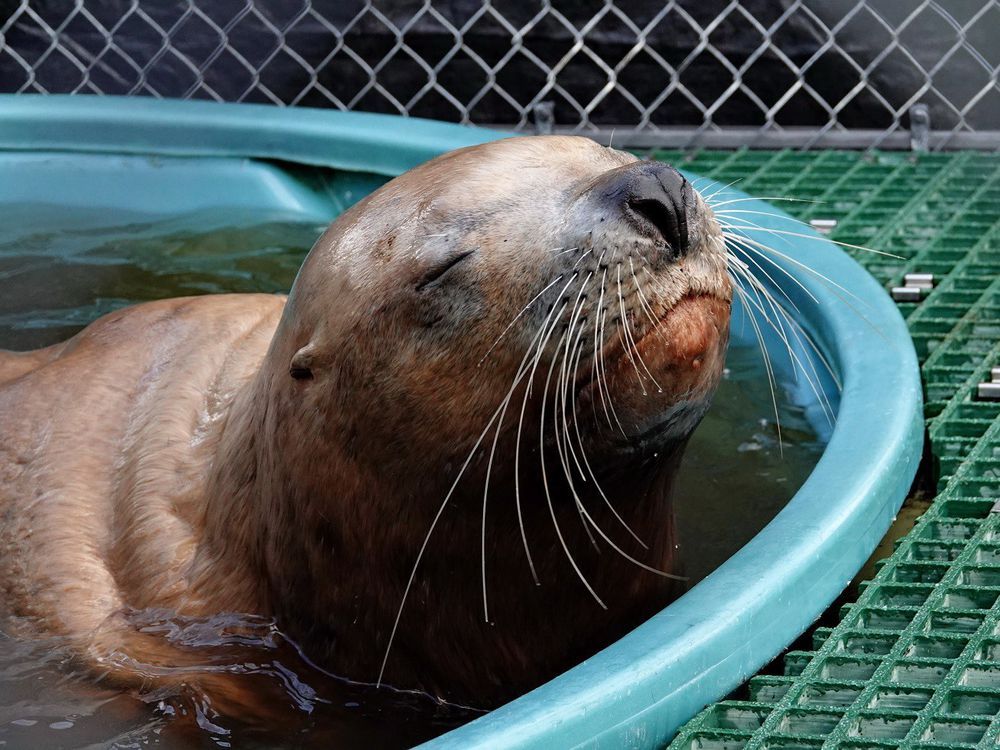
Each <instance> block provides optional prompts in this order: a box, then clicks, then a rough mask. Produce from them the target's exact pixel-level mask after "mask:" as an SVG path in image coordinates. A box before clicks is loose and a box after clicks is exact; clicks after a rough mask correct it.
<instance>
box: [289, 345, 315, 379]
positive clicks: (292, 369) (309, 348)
mask: <svg viewBox="0 0 1000 750" xmlns="http://www.w3.org/2000/svg"><path fill="white" fill-rule="evenodd" d="M315 360H316V349H315V347H313V345H312V344H311V343H310V344H306V345H305V346H303V347H302V348H301V349H299V350H298V351H297V352H295V354H294V355H292V362H291V364H290V365H289V366H288V374H289V375H291V376H292V377H293V378H294V379H295V380H312V378H313V364H314V363H315Z"/></svg>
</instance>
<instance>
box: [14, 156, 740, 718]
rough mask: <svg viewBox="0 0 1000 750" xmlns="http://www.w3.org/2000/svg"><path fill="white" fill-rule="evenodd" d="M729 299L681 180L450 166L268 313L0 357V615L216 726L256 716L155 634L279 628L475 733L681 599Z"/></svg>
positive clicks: (221, 313)
mask: <svg viewBox="0 0 1000 750" xmlns="http://www.w3.org/2000/svg"><path fill="white" fill-rule="evenodd" d="M731 295H732V287H731V285H730V280H729V276H728V273H727V264H726V255H725V248H724V243H723V238H722V234H721V231H720V229H719V225H718V224H717V222H716V221H715V219H714V217H713V214H712V211H711V210H710V209H709V208H708V206H707V205H706V203H705V202H704V201H703V200H702V198H701V197H700V196H699V195H698V193H697V192H696V191H695V190H694V189H693V188H692V186H691V185H690V183H688V181H687V180H685V179H684V178H683V177H682V176H681V175H680V174H679V173H678V172H677V171H676V170H674V169H673V168H671V167H668V166H666V165H663V164H659V163H656V162H643V161H639V160H637V159H636V158H635V157H634V156H632V155H630V154H627V153H623V152H620V151H616V150H613V149H610V148H604V147H601V146H599V145H597V144H595V143H594V142H592V141H590V140H588V139H585V138H579V137H554V136H553V137H534V138H510V139H505V140H501V141H497V142H493V143H489V144H485V145H481V146H475V147H471V148H466V149H461V150H458V151H455V152H451V153H448V154H445V155H443V156H441V157H438V158H436V159H434V160H432V161H430V162H428V163H426V164H423V165H422V166H419V167H417V168H415V169H413V170H411V171H409V172H407V173H405V174H403V175H402V176H400V177H398V178H396V179H394V180H392V181H391V182H389V183H388V184H386V185H385V186H384V187H382V188H381V189H379V190H377V191H376V192H374V193H373V194H371V195H370V196H368V197H367V198H366V199H364V200H362V201H361V202H360V203H358V204H357V205H355V206H354V207H353V208H351V209H350V210H348V211H347V212H345V213H344V214H343V215H342V216H341V217H340V218H339V219H338V220H337V221H335V222H334V223H333V224H332V225H331V226H330V228H329V229H328V230H327V231H326V233H325V234H323V236H322V237H321V238H320V239H319V240H318V242H317V243H316V245H315V246H314V248H313V249H312V251H311V252H310V253H309V255H308V256H307V258H306V259H305V261H304V263H303V265H302V268H301V270H300V271H299V274H298V276H297V278H296V280H295V282H294V284H293V286H292V289H291V291H290V293H289V295H288V297H287V299H286V298H284V297H282V296H277V295H250V294H247V295H214V296H204V297H195V298H185V299H172V300H163V301H158V302H152V303H147V304H142V305H138V306H135V307H131V308H126V309H122V310H119V311H117V312H114V313H111V314H109V315H106V316H104V317H102V318H100V319H99V320H97V321H95V322H94V323H92V324H91V325H90V326H88V327H87V328H86V329H85V330H83V331H82V332H81V333H79V334H78V335H76V336H74V337H73V338H72V339H70V340H68V341H66V342H64V343H61V344H58V345H55V346H52V347H49V348H46V349H42V350H38V351H33V352H25V353H13V352H10V353H2V354H0V513H2V517H0V519H2V520H0V584H2V586H3V604H4V606H5V607H6V608H7V609H8V610H9V611H10V613H11V614H12V615H13V616H14V619H13V620H12V622H17V623H19V624H20V625H19V627H20V631H19V632H22V633H24V634H26V635H30V634H31V633H43V634H55V635H62V636H65V637H66V638H68V639H69V640H70V642H71V643H72V644H73V646H74V651H75V653H76V654H77V655H78V658H79V660H80V661H81V662H82V663H83V664H85V665H88V666H89V667H90V668H92V669H93V671H94V672H95V673H96V674H100V675H102V676H104V677H105V678H106V679H109V680H112V681H114V682H116V683H119V684H122V685H125V686H129V687H133V688H136V689H141V690H146V691H149V690H154V691H157V694H158V695H166V694H169V692H170V690H171V689H174V688H176V687H177V686H178V685H179V684H180V682H181V681H183V682H184V683H185V684H188V685H190V684H192V683H195V684H197V685H198V687H199V689H200V690H202V691H204V692H205V693H206V694H207V696H208V697H209V698H210V699H211V700H212V701H213V703H214V705H215V706H217V707H223V708H221V709H220V710H224V707H225V706H227V705H245V704H246V703H247V701H252V696H248V695H246V694H244V693H245V691H243V692H241V689H240V688H237V687H234V686H233V684H232V683H233V680H230V679H229V676H227V675H224V674H218V673H209V672H208V671H206V672H205V673H203V674H202V673H198V671H197V669H196V663H195V665H194V666H195V668H194V671H192V659H195V662H196V661H197V659H196V658H195V657H192V656H191V654H190V651H189V650H182V649H179V648H178V647H177V645H176V644H175V643H173V642H171V641H170V639H168V638H166V637H164V636H163V635H162V634H159V632H158V631H157V630H156V628H150V627H149V626H148V621H149V613H168V615H173V614H176V615H177V616H179V617H185V618H195V619H197V618H211V617H214V616H217V615H219V614H220V613H227V612H232V613H247V614H249V615H253V616H257V617H263V618H265V619H267V618H273V620H274V621H275V622H276V623H277V625H278V627H280V629H281V630H282V632H283V633H285V634H286V635H287V636H288V637H289V638H290V639H291V640H293V641H294V642H295V643H297V644H299V646H300V647H301V649H302V650H303V652H304V653H305V654H307V655H308V656H309V657H310V658H311V659H312V660H313V661H315V662H316V663H318V664H320V665H322V666H323V667H324V669H326V670H328V671H329V672H331V673H335V674H337V675H341V676H344V677H346V678H350V679H353V680H359V681H367V682H375V681H381V682H384V683H386V684H389V685H392V686H395V687H399V688H407V689H416V690H421V691H425V692H427V693H430V694H432V695H434V696H438V697H440V698H442V699H445V700H448V701H452V702H457V703H461V704H465V705H471V706H480V707H490V706H495V705H497V704H499V703H501V702H504V701H506V700H509V699H510V698H512V697H514V696H516V695H518V694H520V693H522V692H524V691H526V690H528V689H530V688H531V687H534V686H536V685H537V684H539V683H541V682H542V681H544V680H546V679H548V678H550V677H552V676H554V675H555V674H557V673H558V672H559V671H561V670H564V669H565V668H567V667H569V666H571V665H572V664H573V663H575V662H576V661H578V660H579V659H581V658H584V657H586V656H587V655H588V654H590V653H592V652H594V651H595V650H596V649H598V648H600V647H601V646H603V645H605V644H606V643H608V642H609V641H610V640H612V639H614V638H615V637H617V636H619V635H621V634H622V633H624V632H625V631H627V630H628V629H630V628H631V627H633V626H635V625H636V624H637V623H638V622H640V621H641V620H643V619H645V618H646V617H648V616H649V615H651V614H652V613H654V612H655V611H657V610H658V609H659V608H661V607H662V606H663V605H664V604H665V603H666V602H667V601H668V600H669V598H670V597H671V595H672V591H673V590H674V584H675V578H676V575H677V571H676V569H675V561H674V559H673V540H672V533H671V521H670V497H669V496H670V487H671V483H672V478H673V474H674V472H675V470H676V466H677V463H678V461H679V460H680V457H681V453H682V451H683V448H684V445H685V442H686V440H687V437H688V436H689V435H690V433H691V431H692V430H693V429H694V427H695V426H696V425H697V423H698V421H699V420H700V418H701V416H702V415H703V414H704V412H705V410H706V409H707V407H708V404H709V401H710V399H711V395H712V393H713V391H714V389H715V387H716V385H717V383H718V381H719V378H720V375H721V372H722V366H723V359H724V354H725V348H726V343H727V339H728V325H729V312H730V301H731ZM404 605H405V606H404ZM181 667H184V669H181ZM178 674H180V675H182V677H178V676H177V675H178Z"/></svg>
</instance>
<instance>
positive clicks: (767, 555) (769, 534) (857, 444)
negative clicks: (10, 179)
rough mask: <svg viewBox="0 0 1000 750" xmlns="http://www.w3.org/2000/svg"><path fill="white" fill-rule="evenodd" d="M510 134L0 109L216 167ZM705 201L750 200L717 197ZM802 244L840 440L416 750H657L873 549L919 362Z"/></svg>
mask: <svg viewBox="0 0 1000 750" xmlns="http://www.w3.org/2000/svg"><path fill="white" fill-rule="evenodd" d="M509 135H510V134H508V133H497V132H495V131H487V130H479V129H473V128H468V127H462V126H458V125H453V124H448V123H440V122H432V121H426V120H419V119H416V118H400V117H397V116H388V115H374V114H363V113H344V112H334V111H329V110H311V109H304V108H296V109H291V108H289V109H282V108H277V107H270V106H266V105H248V104H219V103H214V102H194V101H176V100H154V99H143V98H128V97H121V98H119V97H89V96H36V95H29V96H13V95H2V96H0V149H2V150H8V151H26V150H27V151H66V152H76V153H111V154H147V155H160V156H216V157H219V156H222V157H233V158H250V159H268V160H279V161H285V162H291V163H297V164H304V165H312V166H318V167H328V168H335V169H344V170H351V171H361V172H368V173H374V174H379V175H386V176H392V175H395V174H399V173H400V172H402V171H405V170H406V169H408V168H410V167H412V166H414V165H415V164H418V163H420V162H422V161H424V160H426V159H428V158H431V157H433V156H435V155H436V154H438V153H441V152H443V151H446V150H450V149H453V148H457V147H460V146H466V145H473V144H476V143H482V142H485V141H489V140H494V139H496V138H501V137H507V136H509ZM709 185H711V187H709ZM699 188H700V189H702V190H710V189H716V188H718V189H721V190H724V191H726V192H727V193H728V194H729V196H731V197H734V198H736V197H739V198H741V199H742V198H743V197H745V196H744V195H743V194H742V193H739V191H735V190H733V189H731V188H722V186H717V185H714V183H699ZM744 208H746V209H748V210H767V211H769V212H773V213H774V214H775V216H774V218H773V219H769V218H766V217H757V220H760V221H761V222H762V224H763V226H762V227H761V228H760V229H758V230H752V231H751V234H752V235H753V236H755V237H758V238H760V239H766V238H769V237H771V235H768V234H767V233H768V231H769V230H771V229H775V228H778V227H779V225H780V226H781V227H787V224H785V222H786V221H787V219H782V218H780V216H781V212H779V211H777V210H776V209H775V208H774V207H773V206H770V205H769V204H766V203H762V202H759V201H758V202H749V203H747V204H746V205H745V206H744ZM802 232H803V234H807V235H809V236H808V237H805V238H801V239H798V240H796V247H795V250H796V259H797V260H799V261H800V262H803V263H806V264H808V265H809V266H810V267H812V268H813V269H815V270H817V271H819V272H821V273H824V274H826V275H830V276H832V277H833V278H836V280H837V284H839V285H840V287H841V288H840V289H837V288H832V287H830V286H828V285H825V284H823V283H821V282H820V281H818V280H817V279H816V278H815V277H814V276H812V275H810V274H805V273H802V272H801V270H800V269H798V268H797V267H795V266H793V265H787V264H784V265H785V266H786V268H785V270H786V271H788V272H789V273H790V274H792V275H794V276H796V278H797V280H798V283H799V284H801V285H802V288H801V289H800V288H799V287H789V288H785V287H783V288H785V290H786V291H787V292H788V293H789V295H790V296H791V297H792V299H793V302H795V303H796V304H798V305H799V306H800V307H801V309H802V310H803V315H804V323H805V325H806V327H807V328H808V329H809V330H810V332H811V333H813V334H814V335H815V336H817V337H818V338H819V339H820V340H821V341H822V342H824V345H825V348H826V350H827V352H828V353H829V354H830V356H831V357H832V358H833V359H834V360H835V361H836V362H837V365H838V367H839V369H840V371H841V375H842V377H843V390H842V394H841V403H840V410H839V414H838V421H837V426H836V429H835V430H834V431H833V435H832V436H831V439H830V442H829V444H828V445H827V448H826V450H825V451H824V453H823V456H822V457H821V458H820V460H819V462H818V463H817V465H816V467H815V469H814V470H813V472H812V474H811V475H810V476H809V478H808V479H807V481H806V482H805V483H804V484H803V486H802V487H801V488H800V490H799V492H797V493H796V495H795V496H794V497H793V498H792V500H791V501H789V503H788V505H787V506H786V507H785V508H784V509H783V510H782V511H781V512H780V513H779V514H778V515H777V516H776V517H775V518H774V520H772V521H771V523H769V524H768V525H767V526H766V527H765V528H764V529H763V530H762V531H761V532H760V533H759V534H758V535H757V536H755V537H754V539H753V540H751V541H750V542H749V543H748V544H747V545H746V546H745V547H744V548H743V549H741V550H740V551H739V552H738V553H737V554H736V555H734V556H733V557H732V558H731V559H730V560H728V561H727V562H726V563H724V564H723V565H722V566H720V567H719V568H718V569H717V570H716V571H714V572H713V573H711V574H710V575H709V576H708V577H706V578H705V579H704V580H703V581H702V582H700V583H699V584H698V585H697V586H695V587H694V588H693V589H692V590H691V591H689V592H688V593H687V594H685V595H684V596H683V597H681V598H680V599H678V600H677V601H676V602H674V603H673V604H671V605H670V606H669V607H667V608H666V609H664V610H663V611H662V612H660V613H659V614H657V615H655V616H654V617H653V618H651V619H650V620H649V621H648V622H646V623H644V624H643V625H641V626H640V627H639V628H636V629H635V630H634V631H632V632H631V633H629V634H628V635H627V636H625V637H624V638H622V639H621V640H619V641H618V642H616V643H615V644H613V645H611V646H609V647H608V648H606V649H604V650H603V651H601V652H600V653H598V654H596V655H595V656H594V657H592V658H590V659H587V660H586V661H584V662H582V663H581V664H579V665H577V666H576V667H574V668H573V669H571V670H569V671H567V672H566V673H564V674H563V675H560V676H559V677H557V678H555V679H554V680H551V681H550V682H548V683H546V684H545V685H542V686H541V687H539V688H537V689H536V690H534V691H532V692H530V693H528V694H526V695H524V696H522V697H520V698H518V699H516V700H514V701H512V702H511V703H509V704H507V705H506V706H503V707H501V708H499V709H497V710H495V711H492V712H490V713H489V714H486V715H484V716H483V717H481V718H479V719H476V720H475V721H473V722H470V723H469V724H466V725H464V726H462V727H459V728H458V729H455V730H452V731H451V732H448V733H447V734H445V735H442V736H441V737H438V738H437V739H435V740H432V741H431V742H429V743H427V745H426V747H428V748H468V747H484V748H485V747H489V748H495V747H539V748H542V747H553V746H559V747H574V746H580V745H589V746H593V745H597V744H602V745H607V746H612V747H652V746H655V745H658V744H662V743H663V742H665V741H666V740H668V739H669V738H670V736H672V734H673V733H674V732H675V731H676V729H677V728H679V726H680V725H681V724H682V723H683V722H684V721H686V720H687V719H688V718H690V717H691V716H693V715H694V714H695V713H696V712H697V711H698V710H699V709H701V708H702V707H703V706H704V705H706V704H708V703H709V702H711V701H713V700H715V699H717V698H719V697H721V696H722V695H724V694H725V693H727V692H728V691H729V690H730V689H732V688H734V687H735V686H736V685H738V684H740V683H741V682H742V681H743V680H745V679H746V678H748V677H749V676H751V675H753V674H754V673H755V672H756V671H757V669H759V667H761V666H762V665H763V664H765V663H766V662H767V661H769V660H770V659H771V658H773V657H774V656H776V655H777V654H778V653H779V652H780V651H781V650H782V649H783V648H785V647H786V646H787V645H788V644H789V643H790V642H791V641H792V640H793V639H794V638H796V637H797V636H798V635H800V634H801V633H802V632H804V631H805V629H806V628H808V626H809V625H810V624H811V623H812V622H813V620H814V619H815V617H817V616H818V615H819V614H820V613H821V612H822V611H823V610H824V609H825V608H826V607H827V606H828V605H829V604H830V602H831V601H833V599H834V598H835V597H836V596H837V595H838V594H839V593H840V592H841V591H842V589H843V588H844V586H845V585H846V583H847V582H848V581H849V580H850V579H851V578H852V577H853V575H854V574H855V573H856V572H857V570H858V569H859V568H860V567H861V565H862V564H863V563H864V561H865V560H866V559H867V557H868V555H869V554H870V553H871V551H872V550H873V549H874V548H875V546H876V544H877V543H878V542H879V541H880V540H881V538H882V536H883V535H884V533H885V531H886V529H887V528H888V526H889V524H890V523H891V521H892V518H893V517H894V515H895V512H896V510H897V509H898V507H899V505H900V504H901V503H902V500H903V499H904V497H905V495H906V492H907V490H908V489H909V487H910V483H911V481H912V478H913V476H914V475H915V473H916V469H917V466H918V464H919V459H920V455H921V452H922V445H923V414H922V395H921V386H920V377H919V370H918V367H917V358H916V354H915V352H914V350H913V344H912V341H911V339H910V337H909V334H908V331H907V329H906V325H905V323H904V321H903V319H902V317H901V316H900V314H899V312H898V310H897V309H896V306H895V304H894V303H892V301H891V300H890V299H889V297H888V296H887V295H886V294H885V291H884V290H883V289H882V287H881V286H880V285H879V284H878V283H877V282H876V281H875V280H874V279H873V278H872V277H871V276H870V275H869V274H868V273H867V272H866V271H864V269H862V268H861V266H859V265H858V264H857V263H855V262H854V261H853V260H851V259H850V258H849V257H848V256H847V255H846V254H845V253H843V252H841V251H840V250H839V249H837V248H836V247H835V246H834V245H833V244H832V243H830V242H829V240H827V239H825V238H823V237H821V236H819V235H815V233H812V232H811V230H808V229H803V230H802ZM813 235H814V236H813ZM812 297H815V299H816V300H818V302H816V303H814V302H813V301H812V299H811V298H812ZM852 297H853V300H854V301H853V302H852ZM859 307H861V308H863V311H864V317H865V319H866V320H864V321H860V320H859V315H858V309H857V308H859Z"/></svg>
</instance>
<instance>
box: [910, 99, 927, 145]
mask: <svg viewBox="0 0 1000 750" xmlns="http://www.w3.org/2000/svg"><path fill="white" fill-rule="evenodd" d="M930 141H931V110H930V108H929V107H928V106H927V105H926V104H914V105H913V106H912V107H910V149H911V150H913V151H920V152H923V151H927V150H928V148H929V147H930Z"/></svg>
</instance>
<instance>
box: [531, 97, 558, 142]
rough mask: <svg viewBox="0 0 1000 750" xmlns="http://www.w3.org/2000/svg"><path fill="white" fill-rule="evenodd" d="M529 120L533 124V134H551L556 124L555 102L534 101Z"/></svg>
mask: <svg viewBox="0 0 1000 750" xmlns="http://www.w3.org/2000/svg"><path fill="white" fill-rule="evenodd" d="M529 112H531V121H532V123H534V125H535V135H551V134H552V129H553V127H555V124H556V103H555V102H553V101H545V102H535V103H534V104H532V105H531V109H530V110H529Z"/></svg>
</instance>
